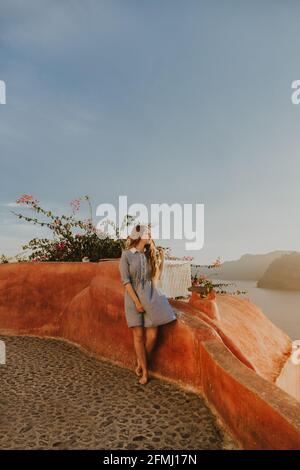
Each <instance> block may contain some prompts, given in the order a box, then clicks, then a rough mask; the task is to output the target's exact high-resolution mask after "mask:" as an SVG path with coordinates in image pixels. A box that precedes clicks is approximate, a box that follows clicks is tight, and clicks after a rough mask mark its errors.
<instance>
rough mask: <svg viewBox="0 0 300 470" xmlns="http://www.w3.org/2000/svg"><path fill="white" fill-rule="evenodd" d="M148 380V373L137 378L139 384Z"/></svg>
mask: <svg viewBox="0 0 300 470" xmlns="http://www.w3.org/2000/svg"><path fill="white" fill-rule="evenodd" d="M147 382H148V375H147V374H143V375H142V377H141V378H140V380H139V384H141V385H144V384H146V383H147Z"/></svg>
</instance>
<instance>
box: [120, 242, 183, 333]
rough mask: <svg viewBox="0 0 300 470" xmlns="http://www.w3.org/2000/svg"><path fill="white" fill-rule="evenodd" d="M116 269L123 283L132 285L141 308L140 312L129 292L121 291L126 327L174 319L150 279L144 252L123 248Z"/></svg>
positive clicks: (162, 296)
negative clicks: (118, 270) (142, 309)
mask: <svg viewBox="0 0 300 470" xmlns="http://www.w3.org/2000/svg"><path fill="white" fill-rule="evenodd" d="M119 269H120V273H121V279H122V282H123V284H124V285H125V284H127V283H128V282H130V283H131V284H132V287H133V289H134V290H135V292H136V294H137V296H138V298H139V300H140V302H141V304H142V306H143V307H144V310H145V312H143V313H140V312H139V311H138V310H137V308H136V306H135V303H134V301H133V300H132V298H131V297H130V295H129V293H128V292H127V291H125V297H124V307H125V316H126V321H127V325H128V327H129V328H130V327H133V326H144V327H146V328H147V327H153V326H159V325H164V324H166V323H170V322H172V321H174V320H176V319H177V317H176V312H175V310H174V309H173V308H172V307H171V305H170V304H169V301H168V299H167V297H166V295H165V294H164V293H163V292H162V291H161V289H160V288H159V287H157V285H156V283H155V281H153V279H152V278H151V268H150V265H149V263H148V260H147V258H146V255H145V253H144V252H141V251H139V250H137V249H136V248H131V249H128V250H123V251H122V255H121V259H120V263H119Z"/></svg>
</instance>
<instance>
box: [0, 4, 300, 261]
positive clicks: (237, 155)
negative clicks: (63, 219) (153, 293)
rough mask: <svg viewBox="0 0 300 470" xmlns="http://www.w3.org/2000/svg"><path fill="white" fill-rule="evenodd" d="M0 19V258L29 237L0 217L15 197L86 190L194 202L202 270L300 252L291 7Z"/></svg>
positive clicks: (33, 232) (295, 39)
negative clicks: (253, 256)
mask: <svg viewBox="0 0 300 470" xmlns="http://www.w3.org/2000/svg"><path fill="white" fill-rule="evenodd" d="M0 9H1V10H0V48H1V52H0V79H2V80H5V81H6V85H7V104H6V105H1V106H0V161H1V168H0V178H1V179H0V188H1V193H0V253H7V254H14V253H17V252H19V251H21V250H20V247H21V244H22V243H25V242H26V241H28V240H29V239H30V238H33V237H35V236H40V235H41V232H40V230H39V228H35V227H34V226H29V225H24V224H23V223H21V222H20V221H18V220H16V219H15V218H14V217H13V216H12V215H11V214H10V212H9V209H10V208H11V207H10V204H11V203H13V201H15V200H16V198H17V197H18V196H19V195H21V194H22V193H29V194H33V195H34V196H36V197H37V198H38V199H39V200H40V201H41V202H42V203H43V205H44V206H46V207H47V208H49V209H55V210H56V209H57V210H58V211H59V212H63V211H64V210H67V209H68V204H69V201H70V200H72V199H74V198H76V197H78V196H80V195H83V194H89V195H90V196H91V198H92V200H93V203H94V205H95V206H96V205H97V204H99V203H101V202H109V203H113V204H116V203H117V201H118V196H119V195H123V194H125V195H127V196H128V200H129V203H134V202H142V203H145V204H150V203H161V202H167V203H170V204H171V203H173V202H180V203H196V202H198V203H204V204H205V244H204V248H203V250H202V251H200V252H199V253H197V254H196V253H186V254H192V255H193V256H195V257H196V259H197V261H199V262H204V263H206V262H210V261H213V260H214V259H215V258H216V257H217V256H221V258H222V260H227V259H235V258H238V257H239V256H240V255H242V254H243V253H264V252H267V251H270V250H274V249H287V250H299V249H300V237H299V235H300V233H299V232H300V216H299V209H298V201H299V192H300V189H299V188H300V184H299V170H300V159H299V152H300V105H299V106H295V105H293V104H292V103H291V98H290V97H291V88H290V87H291V82H292V81H293V80H295V79H300V56H299V50H300V29H299V22H300V2H298V1H297V0H294V1H291V0H285V1H279V0H278V1H276V0H269V1H268V0H251V1H246V0H245V1H242V0H227V1H224V0H207V1H201V0H195V1H194V0H189V1H184V0H148V1H146V0H119V1H117V0H110V1H108V0H106V1H102V0H97V1H96V0H94V1H93V0H85V1H84V2H82V1H80V0H69V1H68V0H59V1H58V0H35V1H34V0H27V1H26V2H23V1H21V0H20V1H17V0H2V1H1V6H0ZM87 215H88V214H87ZM168 245H170V246H174V254H179V255H182V254H183V251H182V248H183V245H182V244H181V245H180V244H172V243H169V244H168Z"/></svg>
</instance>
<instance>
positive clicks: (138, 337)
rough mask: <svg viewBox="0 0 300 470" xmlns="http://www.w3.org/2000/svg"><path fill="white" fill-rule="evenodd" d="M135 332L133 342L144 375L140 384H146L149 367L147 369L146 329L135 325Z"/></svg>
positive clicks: (133, 329) (133, 330)
mask: <svg viewBox="0 0 300 470" xmlns="http://www.w3.org/2000/svg"><path fill="white" fill-rule="evenodd" d="M132 332H133V343H134V348H135V353H136V355H137V359H138V364H139V365H140V366H141V369H142V377H141V378H140V380H139V383H140V384H145V383H147V381H148V369H147V353H146V348H145V344H144V331H143V326H134V327H133V328H132Z"/></svg>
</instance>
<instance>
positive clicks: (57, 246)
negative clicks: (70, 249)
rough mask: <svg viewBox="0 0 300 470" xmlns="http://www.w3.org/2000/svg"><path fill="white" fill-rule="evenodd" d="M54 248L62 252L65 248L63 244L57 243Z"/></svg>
mask: <svg viewBox="0 0 300 470" xmlns="http://www.w3.org/2000/svg"><path fill="white" fill-rule="evenodd" d="M56 248H57V249H58V250H64V249H65V248H66V244H65V242H58V243H57V244H56Z"/></svg>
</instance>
